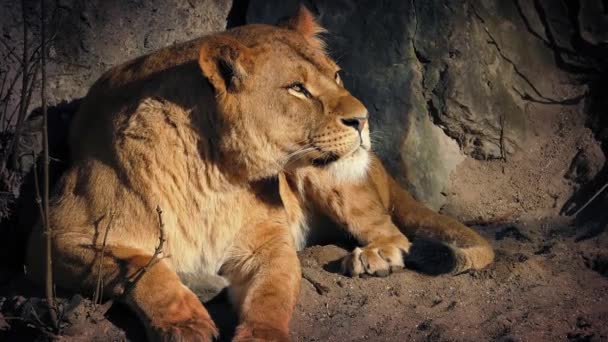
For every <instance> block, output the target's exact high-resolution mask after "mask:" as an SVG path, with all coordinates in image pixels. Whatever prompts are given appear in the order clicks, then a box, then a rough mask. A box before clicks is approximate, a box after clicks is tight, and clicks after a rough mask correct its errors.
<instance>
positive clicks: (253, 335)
mask: <svg viewBox="0 0 608 342" xmlns="http://www.w3.org/2000/svg"><path fill="white" fill-rule="evenodd" d="M266 341H268V342H270V341H272V342H289V333H288V332H287V331H283V330H281V329H277V328H274V327H271V326H268V325H266V324H259V323H248V322H243V323H241V324H240V325H239V326H238V328H237V329H236V334H235V336H234V338H233V339H232V342H266Z"/></svg>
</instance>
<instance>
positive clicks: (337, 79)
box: [335, 70, 342, 85]
mask: <svg viewBox="0 0 608 342" xmlns="http://www.w3.org/2000/svg"><path fill="white" fill-rule="evenodd" d="M335 79H336V83H338V84H339V85H342V78H340V70H338V71H336V76H335Z"/></svg>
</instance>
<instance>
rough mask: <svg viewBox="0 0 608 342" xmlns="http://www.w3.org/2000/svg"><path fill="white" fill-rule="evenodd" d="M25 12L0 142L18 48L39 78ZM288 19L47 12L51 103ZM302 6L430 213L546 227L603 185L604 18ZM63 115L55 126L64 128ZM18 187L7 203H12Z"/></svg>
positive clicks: (15, 60)
mask: <svg viewBox="0 0 608 342" xmlns="http://www.w3.org/2000/svg"><path fill="white" fill-rule="evenodd" d="M24 3H25V10H26V15H25V22H26V26H27V29H28V32H27V33H26V35H27V39H26V40H25V41H24V38H23V37H24V36H23V20H24V18H23V17H22V11H21V10H22V3H21V2H20V1H4V2H3V3H2V4H0V6H1V8H0V23H1V24H0V30H1V31H2V32H1V33H2V35H1V37H0V42H1V43H2V44H1V45H0V58H1V61H0V80H4V82H3V83H2V86H3V88H2V93H1V94H0V101H2V103H0V109H3V111H2V112H0V114H1V115H2V116H3V117H2V118H1V119H0V123H1V124H2V125H1V127H0V128H1V129H2V131H3V132H4V134H5V135H6V134H8V136H11V135H10V133H11V132H12V131H14V125H15V124H16V122H17V117H18V116H19V112H20V111H21V107H22V106H21V100H20V98H21V87H22V84H23V83H22V80H21V76H20V70H21V69H22V67H21V65H22V64H23V62H22V60H23V58H22V53H23V47H24V42H25V44H26V45H27V50H28V51H27V62H26V64H27V66H28V75H34V74H35V72H36V71H37V70H38V69H37V68H38V66H37V61H38V59H39V53H40V51H39V50H40V37H39V31H40V19H39V4H38V2H37V1H24ZM298 3H299V1H296V0H293V1H279V0H271V1H257V0H251V1H235V2H234V4H233V3H231V2H230V1H220V0H198V1H195V0H190V1H160V0H159V1H135V0H133V1H81V0H57V1H48V5H47V6H48V7H49V9H48V13H49V15H48V17H49V18H48V19H47V20H48V25H47V27H48V30H49V31H50V33H49V36H50V40H51V42H50V45H49V48H48V58H49V62H50V63H49V67H48V80H49V83H48V84H49V101H50V103H51V104H52V105H53V104H54V105H58V104H61V103H70V102H72V101H74V100H77V99H78V98H80V97H82V96H84V95H85V94H86V91H87V88H88V87H89V86H90V85H91V84H92V83H93V82H94V80H95V79H96V78H97V77H98V76H99V75H100V74H101V73H102V72H103V71H104V70H106V69H108V68H109V67H111V66H113V65H116V64H118V63H120V62H122V61H126V60H128V59H131V58H134V57H136V56H139V55H141V54H144V53H147V52H150V51H153V50H155V49H157V48H160V47H162V46H166V45H169V44H173V43H176V42H180V41H185V40H188V39H191V38H192V37H197V36H200V35H203V34H205V33H208V32H212V31H218V30H223V29H225V28H226V27H227V26H228V27H230V26H235V25H241V24H245V23H259V22H262V23H271V24H273V23H275V22H277V20H278V19H279V18H282V17H285V16H287V15H290V14H291V13H294V11H295V10H296V8H297V6H298ZM304 4H306V5H308V7H309V8H310V9H311V10H312V11H313V12H314V13H315V14H316V15H317V16H318V19H319V21H320V23H321V24H322V25H323V26H324V27H326V28H327V29H328V31H329V33H328V34H326V35H325V38H326V40H327V42H328V46H329V52H330V53H331V54H332V56H334V58H335V59H336V60H338V61H339V63H340V64H341V66H342V67H343V69H344V77H343V78H344V81H345V83H346V86H347V87H348V88H349V89H351V90H352V92H353V93H354V94H355V95H356V96H358V97H359V98H361V99H362V100H363V102H364V103H365V104H366V105H367V107H368V109H369V111H370V115H371V117H372V131H373V136H374V141H375V149H376V151H377V152H378V153H379V154H380V156H381V157H382V159H383V160H384V161H385V163H386V164H387V166H388V167H389V169H390V170H391V172H392V173H393V174H394V175H395V176H396V177H397V178H398V179H399V180H400V181H401V182H402V184H404V185H405V186H407V187H408V188H409V189H410V190H411V191H412V192H413V193H414V195H415V196H416V197H417V198H418V199H420V200H422V201H423V202H425V203H426V204H427V205H429V206H431V207H432V208H434V209H436V210H439V209H442V208H443V210H444V211H446V212H448V213H450V214H452V215H456V216H459V217H460V218H462V219H464V220H495V219H497V218H503V217H507V216H508V217H515V218H517V217H529V216H532V217H537V216H546V215H555V214H558V213H559V212H560V210H563V209H564V205H565V204H568V205H570V206H573V207H576V206H577V205H579V206H580V204H581V203H580V202H582V201H583V202H584V200H585V199H586V198H588V197H589V196H590V195H591V194H589V192H590V191H591V190H592V189H586V191H584V194H582V195H581V196H580V197H581V198H577V200H576V201H571V202H572V203H570V202H568V201H569V200H571V199H572V195H573V194H574V193H575V190H578V189H579V188H580V187H581V186H583V187H584V185H585V184H590V182H591V183H592V184H593V186H594V187H595V188H597V187H598V184H599V183H601V180H603V178H604V177H606V176H605V174H606V172H600V171H601V170H603V168H604V163H605V157H604V151H605V149H606V140H607V139H608V138H607V137H606V136H607V135H608V133H607V132H606V128H605V126H606V125H605V120H606V119H605V117H604V116H602V111H603V110H602V108H603V102H605V101H606V100H605V97H604V96H602V94H603V92H604V91H605V83H606V82H605V81H604V80H603V75H604V74H605V72H606V70H605V69H606V59H607V55H608V52H607V50H608V48H607V47H606V39H607V37H608V33H607V26H608V15H607V14H605V13H607V12H606V11H607V10H608V9H607V8H605V7H608V4H606V3H605V2H602V1H555V0H545V1H543V0H535V1H521V0H513V1H498V0H483V1H413V0H411V1H346V0H343V1H308V2H304ZM36 75H37V74H36ZM604 78H605V77H604ZM38 83H39V77H38V76H36V77H30V80H29V82H28V83H26V90H27V92H26V93H29V91H30V89H31V90H32V91H33V92H32V94H33V95H32V96H29V101H28V103H27V106H26V107H27V108H25V110H24V111H25V116H28V113H29V112H30V111H32V110H33V109H34V108H36V107H37V106H38V105H39V104H40V100H39V96H37V91H38V90H37V85H38ZM32 85H33V86H32ZM72 107H73V108H76V107H77V105H74V106H72ZM73 108H72V109H73ZM61 112H65V110H61ZM63 114H64V115H63V119H62V120H63V121H62V123H61V124H58V125H60V126H62V125H63V126H67V125H68V124H69V122H68V121H69V115H68V114H69V113H63ZM30 117H31V116H30ZM66 120H67V121H66ZM36 125H39V119H38V120H37V119H36V117H35V116H34V117H33V118H32V119H30V122H29V123H26V124H25V126H24V127H25V128H24V129H25V131H26V134H21V132H20V134H19V135H20V139H19V143H18V144H17V145H18V146H17V147H20V148H21V150H20V151H18V152H17V153H16V154H17V155H18V156H15V154H14V153H12V152H13V151H8V153H4V157H3V158H4V159H7V160H9V162H8V164H10V165H8V166H9V169H11V168H12V169H17V170H20V171H21V172H26V171H27V170H28V169H29V168H30V167H31V165H32V161H33V160H32V157H31V153H29V151H31V150H32V149H33V150H35V152H38V151H39V146H38V145H39V144H38V143H37V141H38V140H39V139H38V136H37V135H39V133H38V132H37V130H38V129H37V126H36ZM30 126H32V127H30ZM62 132H64V130H62V131H61V132H58V134H55V136H57V135H61V134H63V133H62ZM32 134H33V136H32ZM53 135H54V134H51V136H53ZM8 136H7V137H8ZM5 139H8V138H5ZM602 142H603V143H604V150H602V148H601V146H602ZM6 143H7V142H4V144H6ZM15 151H16V150H15ZM9 154H13V155H12V156H10V157H9V156H8V155H9ZM11 161H12V163H11ZM3 172H4V171H3ZM5 177H6V175H5ZM598 177H599V178H601V179H600V180H597V179H598ZM594 180H596V181H595V182H594ZM596 183H597V184H596ZM14 185H15V184H13V183H11V182H9V184H8V185H6V186H8V188H6V189H4V190H5V191H9V192H12V193H16V190H15V189H14ZM6 186H5V187H6ZM9 188H10V189H9ZM566 209H571V208H566Z"/></svg>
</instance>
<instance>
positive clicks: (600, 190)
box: [570, 183, 608, 217]
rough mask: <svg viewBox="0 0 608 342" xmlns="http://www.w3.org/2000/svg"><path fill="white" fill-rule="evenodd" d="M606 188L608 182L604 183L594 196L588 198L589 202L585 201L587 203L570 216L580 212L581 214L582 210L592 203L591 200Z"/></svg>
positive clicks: (607, 187)
mask: <svg viewBox="0 0 608 342" xmlns="http://www.w3.org/2000/svg"><path fill="white" fill-rule="evenodd" d="M606 189H608V183H606V184H604V186H602V187H601V188H600V189H599V190H598V191H597V192H596V193H595V194H594V195H593V196H591V198H590V199H588V200H587V202H585V204H583V205H582V206H581V207H580V208H578V210H577V211H576V212H574V214H572V215H570V217H576V216H577V215H578V214H580V212H581V211H583V210H584V209H585V208H587V206H588V205H589V204H591V202H593V200H594V199H596V198H597V196H599V195H600V194H601V193H602V192H604V190H606Z"/></svg>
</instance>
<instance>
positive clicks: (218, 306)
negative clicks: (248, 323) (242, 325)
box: [204, 289, 239, 342]
mask: <svg viewBox="0 0 608 342" xmlns="http://www.w3.org/2000/svg"><path fill="white" fill-rule="evenodd" d="M204 305H205V308H207V311H209V314H210V315H211V318H212V319H213V321H214V322H215V324H216V326H217V328H218V329H219V331H220V338H219V339H218V341H226V342H229V341H231V340H232V337H233V336H234V332H235V329H236V326H237V325H238V323H239V318H238V316H237V314H236V313H235V311H234V309H233V308H232V306H231V304H230V301H229V300H228V290H227V289H224V290H223V291H222V292H220V293H219V294H218V295H217V296H215V297H214V298H213V299H212V300H210V301H208V302H206V303H205V304H204Z"/></svg>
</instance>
